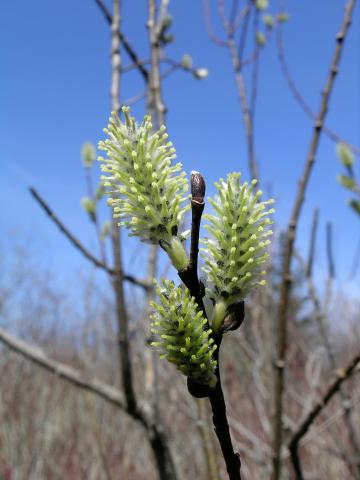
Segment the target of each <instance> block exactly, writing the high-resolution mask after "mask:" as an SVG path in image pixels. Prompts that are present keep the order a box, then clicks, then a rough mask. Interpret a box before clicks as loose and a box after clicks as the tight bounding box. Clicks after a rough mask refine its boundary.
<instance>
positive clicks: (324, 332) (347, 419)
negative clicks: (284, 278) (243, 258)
mask: <svg viewBox="0 0 360 480" xmlns="http://www.w3.org/2000/svg"><path fill="white" fill-rule="evenodd" d="M314 243H315V240H314ZM294 255H295V256H296V257H297V258H298V260H299V262H300V264H301V266H302V267H303V269H304V272H306V273H307V269H308V265H309V263H308V264H307V265H305V262H304V260H303V259H302V257H301V256H300V255H299V254H298V253H297V252H295V254H294ZM307 285H308V290H309V296H310V299H311V301H312V303H313V305H314V311H315V321H316V324H317V326H318V329H319V333H320V336H321V339H322V341H323V344H324V347H325V352H326V355H327V358H328V361H329V365H330V367H331V368H332V370H335V369H336V364H337V361H336V353H335V349H334V346H333V344H332V342H331V341H330V338H329V335H328V328H327V325H326V317H325V313H324V309H323V308H322V306H321V302H320V298H319V296H318V293H317V291H316V288H315V285H314V281H313V277H312V274H310V275H307ZM326 298H327V297H326V296H325V304H327V301H326ZM339 393H340V399H341V404H342V407H343V409H344V412H345V415H344V423H345V427H346V429H347V433H348V437H349V441H350V444H351V449H352V451H353V452H354V456H355V459H356V460H355V462H354V461H353V459H351V458H349V456H348V455H347V454H346V452H345V450H343V449H342V451H341V455H342V459H343V460H344V462H345V463H346V465H347V467H348V469H349V471H350V472H352V473H353V474H355V475H356V473H355V472H354V469H357V471H358V472H357V473H358V475H359V474H360V450H359V446H358V443H357V439H356V433H355V431H354V427H353V424H352V421H351V408H349V407H348V405H350V398H349V396H348V394H347V393H346V391H345V390H344V389H343V388H342V387H340V392H339ZM334 440H335V443H336V438H335V439H334Z"/></svg>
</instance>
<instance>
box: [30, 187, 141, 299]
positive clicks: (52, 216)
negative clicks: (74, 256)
mask: <svg viewBox="0 0 360 480" xmlns="http://www.w3.org/2000/svg"><path fill="white" fill-rule="evenodd" d="M29 191H30V193H31V195H32V196H33V197H34V199H35V200H36V201H37V203H38V204H39V205H40V207H41V208H42V209H43V210H44V212H45V213H46V215H48V217H49V218H50V219H51V220H52V221H53V222H54V223H55V225H56V226H57V227H58V228H59V230H60V231H61V232H62V233H63V234H64V235H65V237H66V238H67V239H68V240H69V241H70V243H71V244H72V245H73V246H74V247H75V248H76V249H77V250H79V252H80V253H81V254H82V255H83V256H84V257H85V258H86V259H87V260H89V261H90V262H91V263H92V264H93V265H95V267H97V268H100V269H102V270H104V271H105V272H106V273H108V274H110V275H115V273H116V270H114V269H113V268H111V267H109V266H107V265H105V264H104V263H103V262H102V261H101V260H99V259H98V258H97V257H95V255H93V254H92V253H91V252H90V251H89V250H88V249H87V248H86V247H84V245H83V244H82V243H81V242H80V241H79V240H78V238H77V237H75V235H74V234H73V233H71V232H70V230H69V229H68V228H67V227H66V226H65V225H64V223H63V222H62V221H61V220H60V219H59V217H58V216H57V215H56V214H55V212H54V211H53V210H52V209H51V208H50V206H49V205H48V203H46V201H45V200H44V199H43V198H42V197H41V195H40V194H39V192H38V191H37V190H35V188H33V187H30V188H29ZM124 280H126V281H127V282H129V283H132V284H133V285H136V286H138V287H141V288H143V289H144V290H148V289H149V288H150V285H149V283H148V282H147V281H146V280H141V279H138V278H136V277H134V276H133V275H128V274H125V275H124Z"/></svg>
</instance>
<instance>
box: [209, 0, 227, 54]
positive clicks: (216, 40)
mask: <svg viewBox="0 0 360 480" xmlns="http://www.w3.org/2000/svg"><path fill="white" fill-rule="evenodd" d="M203 9H204V18H205V27H206V31H207V34H208V37H209V38H210V40H212V41H213V42H214V43H216V44H217V45H219V47H225V48H226V47H227V41H226V40H222V39H221V38H219V37H218V36H217V35H215V33H214V30H213V26H212V23H211V13H210V5H209V0H203Z"/></svg>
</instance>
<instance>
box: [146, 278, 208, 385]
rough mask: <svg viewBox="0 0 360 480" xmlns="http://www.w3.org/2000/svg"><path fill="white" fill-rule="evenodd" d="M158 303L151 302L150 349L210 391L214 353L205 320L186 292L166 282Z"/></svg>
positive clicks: (161, 285) (163, 283) (158, 287)
mask: <svg viewBox="0 0 360 480" xmlns="http://www.w3.org/2000/svg"><path fill="white" fill-rule="evenodd" d="M157 294H158V297H159V303H155V302H152V304H151V306H152V308H153V309H154V313H153V314H152V315H151V317H150V318H151V320H152V324H151V332H152V333H153V334H155V335H156V337H157V340H156V341H154V342H152V344H151V345H152V346H154V347H157V348H158V349H159V351H160V353H161V355H160V358H166V359H167V360H168V361H169V362H171V363H173V364H174V365H176V368H177V369H178V370H180V372H182V373H183V374H184V375H186V376H187V377H190V378H192V379H194V380H196V381H197V382H198V383H201V384H203V385H208V386H210V387H211V388H213V387H214V386H215V385H216V382H217V378H216V375H215V369H216V365H217V362H216V360H215V359H214V358H213V354H214V352H215V350H216V348H217V347H216V345H214V340H213V339H212V338H211V333H212V331H211V329H206V327H205V326H206V324H207V320H206V319H205V318H204V315H203V313H202V312H201V311H198V310H197V307H196V303H195V300H194V298H193V297H191V296H190V293H189V291H188V290H187V289H184V288H178V287H175V285H174V283H173V282H171V281H169V280H164V279H163V280H162V282H161V284H158V286H157Z"/></svg>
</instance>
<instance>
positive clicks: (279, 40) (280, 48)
mask: <svg viewBox="0 0 360 480" xmlns="http://www.w3.org/2000/svg"><path fill="white" fill-rule="evenodd" d="M276 45H277V53H278V60H279V63H280V68H281V72H282V74H283V76H284V78H285V81H286V83H287V84H288V87H289V89H290V91H291V93H292V95H293V97H294V99H295V101H296V102H297V103H298V105H299V106H300V108H301V109H302V110H303V112H304V113H305V114H306V115H307V117H308V118H310V119H311V120H313V121H315V120H316V114H315V113H314V112H313V110H312V109H311V107H310V106H309V104H308V103H307V101H306V100H305V98H304V97H303V95H302V93H301V92H300V90H299V88H298V86H297V85H296V82H295V80H294V78H293V76H292V75H291V72H290V69H289V66H288V63H287V59H286V54H285V46H284V42H283V36H282V29H281V27H279V28H278V30H277V35H276ZM323 130H324V133H325V134H326V135H327V136H328V137H329V138H330V139H331V140H332V141H333V142H336V143H345V144H346V145H347V146H348V147H349V148H350V149H351V150H352V151H353V153H355V154H356V155H360V148H359V147H357V146H355V145H351V144H349V143H348V142H347V141H346V140H344V139H343V138H341V137H340V136H339V135H338V134H337V133H336V132H334V131H333V130H332V129H330V128H329V127H327V126H326V125H324V126H323Z"/></svg>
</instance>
